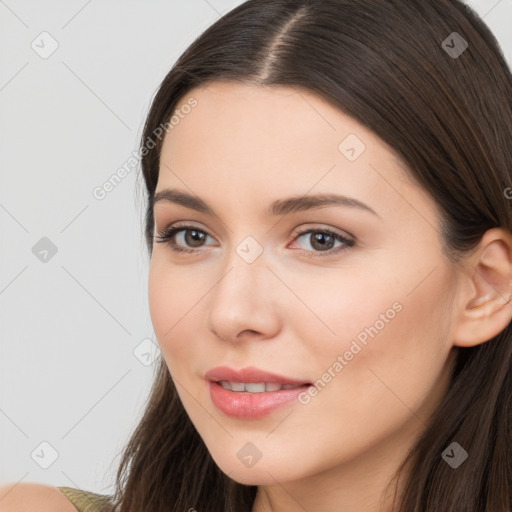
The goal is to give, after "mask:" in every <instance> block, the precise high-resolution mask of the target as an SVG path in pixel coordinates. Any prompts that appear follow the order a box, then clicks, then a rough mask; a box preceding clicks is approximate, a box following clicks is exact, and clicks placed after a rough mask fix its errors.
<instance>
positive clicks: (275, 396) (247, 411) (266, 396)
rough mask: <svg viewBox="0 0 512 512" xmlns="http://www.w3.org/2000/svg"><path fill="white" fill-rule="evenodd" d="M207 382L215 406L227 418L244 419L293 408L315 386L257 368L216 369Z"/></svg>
mask: <svg viewBox="0 0 512 512" xmlns="http://www.w3.org/2000/svg"><path fill="white" fill-rule="evenodd" d="M205 379H206V383H207V385H208V387H209V392H210V398H211V400H212V402H213V405H214V406H215V407H216V408H217V409H218V410H219V411H220V412H222V413H223V414H224V415H226V416H229V417H231V418H236V419H243V420H255V419H259V418H263V417H264V416H267V415H269V414H271V413H272V412H274V411H276V410H277V409H280V408H282V407H285V406H287V405H290V404H291V403H293V402H295V401H298V397H299V396H300V395H301V394H302V393H304V392H306V391H307V389H308V388H309V387H310V386H312V385H313V384H312V383H311V382H308V381H305V380H297V379H292V378H290V377H285V376H283V375H278V374H275V373H270V372H266V371H263V370H259V369H257V368H254V367H246V368H242V369H241V370H234V369H232V368H228V367H225V366H223V367H217V368H213V369H211V370H210V371H208V372H207V373H206V374H205Z"/></svg>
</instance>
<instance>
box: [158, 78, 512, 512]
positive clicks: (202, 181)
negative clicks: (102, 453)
mask: <svg viewBox="0 0 512 512" xmlns="http://www.w3.org/2000/svg"><path fill="white" fill-rule="evenodd" d="M191 96H192V97H194V98H195V99H196V100H197V102H198V103H197V106H196V107H195V108H193V109H192V110H191V112H190V113H188V114H187V115H186V116H184V117H183V118H182V119H181V120H180V122H179V124H177V125H176V126H175V127H174V128H173V129H172V130H171V131H170V132H169V133H168V134H167V135H166V137H165V140H164V144H163V149H162V154H161V161H160V173H159V179H158V185H157V189H156V191H157V192H159V191H162V190H164V189H166V188H173V189H179V190H181V191H184V192H188V193H192V194H194V195H197V196H199V197H200V198H202V199H203V201H205V202H206V203H207V204H208V205H210V206H211V207H212V208H213V210H214V211H215V214H216V215H213V216H212V215H206V214H204V213H200V212H197V211H195V210H191V209H189V208H186V207H184V206H181V205H176V204H173V203H171V202H168V201H164V200H162V201H159V202H157V203H156V204H155V206H154V214H155V234H159V233H160V234H161V233H163V231H164V230H165V228H167V227H168V226H170V225H173V224H176V223H177V222H180V223H186V224H192V225H193V228H197V229H200V230H203V231H205V232H206V233H207V234H208V236H207V237H206V238H205V239H204V240H203V241H202V242H197V241H196V243H195V244H194V239H193V238H192V237H191V236H190V235H191V232H190V231H188V232H184V231H182V232H180V233H178V234H177V235H175V237H174V241H175V243H176V244H177V245H178V246H180V247H184V248H192V249H195V252H194V253H180V252H173V251H172V249H171V246H170V245H169V244H164V243H156V241H155V243H154V249H153V254H152V259H151V264H150V273H149V303H150V312H151V318H152V322H153V326H154V329H155V334H156V337H157V339H158V342H159V345H160V348H161V350H162V354H163V357H164V359H165V361H166V363H167V365H168V368H169V371H170V373H171V375H172V378H173V379H174V381H175V383H176V385H177V389H178V393H179V395H180V398H181V400H182V402H183V405H184V407H185V409H186V411H187V413H188V414H189V416H190V418H191V420H192V422H193V424H194V425H195V427H196V428H197V430H198V432H199V434H200V435H201V437H202V439H203V440H204V442H205V444H206V446H207V448H208V450H209V451H210V453H211V455H212V457H213V459H214V460H215V462H216V463H217V464H218V466H219V467H220V468H221V470H222V471H224V472H225V473H226V474H228V475H229V476H230V477H231V478H233V479H234V480H236V481H238V482H241V483H244V484H248V485H258V486H259V489H258V496H257V499H256V502H255V505H254V508H253V512H264V511H270V510H272V511H279V512H291V511H296V510H322V511H324V512H330V511H332V512H334V511H336V512H339V510H341V509H343V510H350V511H351V512H370V511H371V512H375V511H376V510H390V508H389V507H390V493H389V492H386V484H388V483H389V482H390V479H391V477H392V476H393V474H394V472H395V471H396V469H397V468H398V465H399V464H400V462H401V461H402V459H403V458H404V457H405V454H406V452H407V450H408V449H409V448H410V447H411V446H412V444H413V443H414V441H415V440H416V438H417V437H418V436H419V434H420V433H421V431H422V430H423V429H424V428H425V427H426V425H427V422H428V419H429V417H430V415H431V414H432V412H433V411H434V410H435V408H436V406H437V405H438V404H439V401H440V400H441V398H442V396H443V395H444V393H445V392H446V390H447V386H448V382H449V378H450V375H451V373H452V370H453V363H454V361H455V356H456V351H457V350H458V347H459V346H472V345H476V344H478V343H483V342H485V341H487V340H489V339H490V338H491V337H492V336H494V335H495V334H497V333H499V332H500V331H501V330H502V329H503V328H505V326H506V325H507V324H508V322H509V321H510V319H511V308H510V306H509V305H508V304H507V299H508V297H509V291H510V286H511V274H512V272H511V265H510V252H511V249H510V247H511V246H512V245H511V243H510V238H509V237H508V236H507V234H506V233H504V232H502V231H501V230H498V229H493V230H490V231H489V232H487V233H486V235H485V236H484V238H483V239H482V243H481V245H480V246H479V247H478V248H477V250H475V251H474V252H472V253H471V254H470V255H468V257H467V258H466V259H464V260H463V262H462V263H461V264H459V265H454V264H453V263H451V262H450V261H449V260H448V259H447V257H446V256H445V255H444V253H443V252H442V247H441V242H440V238H439V230H440V228H439V217H438V211H437V209H436V206H435V203H434V201H433V199H432V198H430V197H429V196H428V195H427V194H426V193H425V192H424V191H423V190H422V189H421V188H420V187H419V186H417V185H416V184H415V183H413V181H412V180H411V179H410V178H409V176H408V174H407V171H406V166H405V165H404V163H403V162H401V161H399V160H398V159H397V155H396V154H395V152H394V151H393V150H392V148H390V147H389V146H387V145H386V144H385V143H384V142H383V141H382V140H380V139H379V138H378V137H376V136H375V135H374V134H373V133H372V132H370V131H369V130H368V129H366V128H365V127H364V126H362V125H361V124H359V123H358V122H357V121H355V120H354V119H352V118H351V117H349V116H347V115H345V114H344V113H343V112H341V111H340V110H338V109H336V108H335V107H333V106H332V105H330V104H329V103H327V102H326V101H324V100H323V99H322V98H320V97H318V96H316V95H315V94H313V93H311V92H308V91H305V90H298V89H292V88H288V87H271V88H268V87H260V86H249V85H243V84H239V83H236V84H235V83H229V82H214V83H211V84H209V86H208V87H207V88H205V87H202V88H199V89H195V90H193V91H191V92H190V93H189V94H188V95H187V96H186V98H184V99H183V100H182V101H181V102H180V104H179V105H178V107H177V108H178V109H179V108H180V106H181V105H184V104H185V103H186V101H187V99H189V98H190V97H191ZM348 134H355V135H356V136H357V137H358V138H359V139H360V140H361V141H363V143H364V144H365V146H366V149H365V150H364V152H363V153H362V154H361V155H360V156H359V157H358V158H357V159H356V160H355V161H350V160H348V159H347V158H346V156H345V155H344V154H342V152H340V150H339V149H338V146H339V144H340V142H342V141H343V140H344V139H345V137H346V136H347V135H348ZM316 193H338V194H344V195H347V196H351V197H353V198H356V199H358V200H359V201H362V202H363V203H365V204H366V205H368V206H369V207H371V208H372V209H373V210H374V211H375V212H376V215H374V214H372V213H370V212H368V211H365V210H363V209H360V208H355V207H349V206H336V205H331V206H327V207H323V208H317V209H313V210H309V211H303V212H292V213H288V214H287V215H284V216H282V217H277V218H275V217H268V216H266V215H265V209H266V208H267V207H268V206H269V205H270V204H271V203H272V202H273V201H275V200H277V199H282V198H287V197H290V196H296V195H297V196H302V195H304V194H316ZM299 228H309V229H312V230H318V231H321V230H322V228H323V229H325V228H329V229H331V230H334V231H336V232H337V233H339V234H341V235H342V236H346V237H348V238H351V239H352V240H355V245H354V246H353V247H351V248H348V249H347V248H346V247H345V249H343V250H341V251H339V252H337V253H336V252H335V251H336V250H337V249H338V248H339V247H343V244H342V243H341V242H338V241H334V240H331V239H328V241H327V245H326V246H325V245H324V247H326V248H325V250H328V249H331V251H330V252H331V254H330V255H325V254H326V253H325V250H324V251H322V246H320V245H319V244H315V239H314V237H313V234H312V233H309V234H308V233H306V234H302V235H300V237H297V236H296V233H297V230H298V229H299ZM187 233H188V235H189V236H188V237H187V238H185V235H186V234H187ZM247 236H251V237H253V238H254V239H255V240H256V241H257V242H258V243H259V244H260V246H261V248H262V249H263V252H262V254H261V255H260V256H259V257H258V258H257V259H256V260H255V261H254V262H252V263H247V261H245V260H244V259H243V258H242V257H240V256H239V254H238V253H237V252H236V248H237V246H238V245H239V244H240V243H241V242H242V241H243V240H244V239H245V238H246V237H247ZM329 240H331V241H329ZM192 244H193V245H192ZM476 270H478V272H476ZM397 303H398V304H400V306H401V310H400V311H399V312H396V314H395V315H394V318H392V319H391V320H388V322H386V323H385V326H384V327H383V328H382V329H381V330H380V331H379V332H378V334H377V335H376V336H374V337H373V338H369V339H368V341H367V344H366V345H362V344H361V343H359V345H361V346H362V349H361V350H360V351H359V352H358V353H357V354H356V355H354V356H353V358H352V359H351V360H350V361H346V363H347V364H346V365H344V366H343V369H342V370H341V371H339V372H337V373H336V372H334V374H335V377H333V378H332V379H331V381H330V382H329V383H327V384H326V385H325V387H324V388H323V389H321V391H319V392H318V394H317V396H315V397H312V398H311V400H310V401H309V403H307V404H301V403H299V402H293V403H292V404H290V405H287V406H286V407H284V408H281V409H278V410H277V411H275V412H273V413H272V414H270V415H269V416H266V417H265V418H262V419H259V420H239V419H233V418H229V417H227V416H225V415H224V414H223V413H222V412H220V411H219V410H218V409H217V408H216V407H215V406H214V404H213V403H212V401H211V399H210V395H209V391H208V387H207V385H206V382H205V380H204V374H205V373H206V371H207V370H209V369H210V368H212V367H215V366H218V365H227V366H231V367H234V368H241V367H245V366H249V365H251V366H256V367H258V368H261V369H264V370H267V371H270V372H276V373H280V374H283V375H286V376H289V377H292V378H296V379H304V380H308V381H311V382H314V381H317V380H318V379H319V378H321V377H322V375H324V374H325V373H326V372H327V371H328V369H329V368H332V367H333V364H334V363H335V362H336V360H337V358H338V356H339V355H343V354H345V353H346V351H347V350H349V348H350V346H351V343H352V342H353V340H354V339H356V338H357V336H358V334H360V333H361V332H362V331H364V329H365V328H366V327H370V326H372V325H375V323H376V321H377V320H379V318H382V317H381V316H380V315H381V314H385V313H386V311H388V310H390V308H391V309H392V305H393V304H397ZM247 442H251V443H253V444H254V445H255V446H256V447H257V448H258V450H259V451H260V452H261V453H262V457H261V459H260V460H259V461H258V462H257V463H256V464H255V465H254V466H252V467H246V466H245V465H244V464H242V463H241V461H240V460H239V459H238V457H237V452H238V450H240V448H241V447H242V446H244V445H245V444H246V443H247ZM379 507H380V508H379Z"/></svg>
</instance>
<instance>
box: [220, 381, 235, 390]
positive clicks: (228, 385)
mask: <svg viewBox="0 0 512 512" xmlns="http://www.w3.org/2000/svg"><path fill="white" fill-rule="evenodd" d="M219 384H220V385H221V386H222V387H223V388H224V389H229V390H230V391H231V389H232V387H231V382H229V381H227V380H219Z"/></svg>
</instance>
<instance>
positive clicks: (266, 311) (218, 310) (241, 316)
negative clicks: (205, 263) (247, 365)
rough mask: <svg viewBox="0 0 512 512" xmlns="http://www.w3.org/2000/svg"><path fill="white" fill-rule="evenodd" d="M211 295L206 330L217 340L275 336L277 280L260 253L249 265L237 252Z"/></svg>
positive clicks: (278, 309)
mask: <svg viewBox="0 0 512 512" xmlns="http://www.w3.org/2000/svg"><path fill="white" fill-rule="evenodd" d="M226 267H227V270H225V272H224V273H223V275H222V276H221V277H220V278H219V280H218V281H217V284H216V285H215V286H214V288H213V289H212V291H211V292H210V294H209V296H210V304H209V311H208V328H209V329H210V331H212V332H213V333H214V334H215V335H216V336H217V337H218V338H220V339H222V340H225V341H228V342H239V341H241V340H243V339H245V338H247V339H249V338H251V339H255V338H258V337H259V338H269V337H273V336H275V335H276V334H277V332H278V331H279V327H280V320H279V312H280V307H279V301H278V295H279V294H278V291H279V280H278V279H277V278H276V277H275V275H274V274H273V273H272V271H271V270H270V269H269V268H268V266H267V261H266V259H265V258H264V254H262V255H261V256H260V257H259V258H258V259H256V260H255V261H253V262H252V263H248V262H247V261H245V260H244V259H243V258H242V257H240V256H239V255H238V254H237V253H236V252H234V254H233V256H232V257H231V258H230V259H229V262H228V265H227V266H226Z"/></svg>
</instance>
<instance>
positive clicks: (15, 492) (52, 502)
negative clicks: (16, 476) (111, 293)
mask: <svg viewBox="0 0 512 512" xmlns="http://www.w3.org/2000/svg"><path fill="white" fill-rule="evenodd" d="M36 510H37V511H40V512H76V510H77V509H76V508H75V506H74V505H73V504H72V503H71V501H69V500H68V498H67V497H66V496H65V495H64V494H63V493H62V492H61V491H60V490H59V489H58V488H57V487H52V486H49V485H44V484H36V483H17V484H16V483H12V484H7V485H3V486H1V487H0V512H34V511H36Z"/></svg>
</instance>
